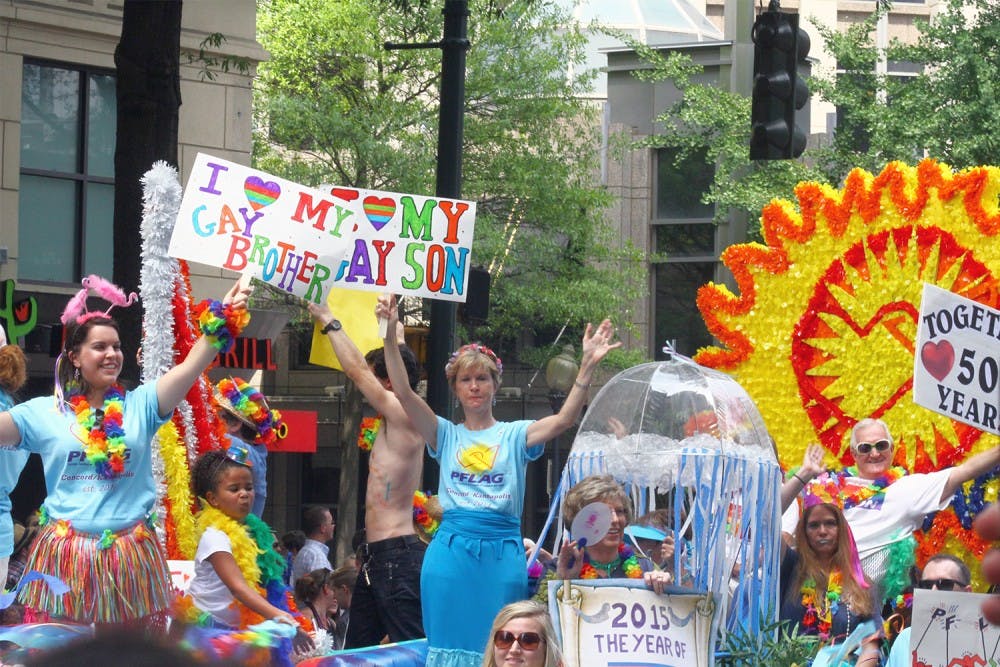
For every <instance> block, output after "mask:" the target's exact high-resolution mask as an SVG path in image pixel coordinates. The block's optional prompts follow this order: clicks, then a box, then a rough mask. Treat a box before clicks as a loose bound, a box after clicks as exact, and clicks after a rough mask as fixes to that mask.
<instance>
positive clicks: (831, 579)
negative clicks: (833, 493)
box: [780, 498, 882, 667]
mask: <svg viewBox="0 0 1000 667" xmlns="http://www.w3.org/2000/svg"><path fill="white" fill-rule="evenodd" d="M812 500H814V501H816V502H815V504H812V505H810V506H809V507H807V508H806V510H805V511H804V512H803V513H802V521H800V522H799V525H798V527H797V528H796V532H795V545H796V548H795V549H786V550H785V554H784V557H783V558H782V562H781V598H780V603H781V612H780V618H781V620H783V621H789V622H791V623H793V624H794V625H795V626H797V627H798V632H799V634H805V635H814V636H816V637H818V638H819V639H820V641H821V642H823V643H824V644H831V645H833V644H837V643H840V642H843V641H844V639H846V638H847V636H848V635H850V634H851V631H852V630H853V629H854V628H857V627H858V625H859V624H861V623H864V622H866V621H874V622H875V627H876V628H878V630H877V631H876V632H875V633H874V634H872V635H870V636H868V637H866V638H865V639H864V641H862V643H861V653H860V655H859V656H858V657H857V661H856V662H855V663H853V664H856V665H858V666H859V667H861V666H864V667H877V666H878V665H879V664H880V661H881V659H882V654H881V645H880V644H881V628H882V616H881V614H880V611H879V608H880V606H881V605H880V604H879V601H878V597H877V595H876V593H875V590H874V588H873V587H872V586H871V583H870V582H869V581H868V580H867V578H866V577H865V575H864V572H862V571H861V563H860V561H859V559H858V554H857V550H856V549H855V546H854V538H853V537H852V536H851V529H850V528H849V527H848V526H847V522H846V520H845V519H844V514H843V512H841V511H840V508H839V507H837V506H836V505H834V504H831V503H823V502H818V499H815V498H813V499H812Z"/></svg>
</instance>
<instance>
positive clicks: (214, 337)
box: [194, 299, 250, 354]
mask: <svg viewBox="0 0 1000 667" xmlns="http://www.w3.org/2000/svg"><path fill="white" fill-rule="evenodd" d="M194 315H195V318H196V319H197V320H198V328H199V329H201V333H202V334H203V335H204V336H205V338H206V339H207V340H208V342H209V343H211V344H212V347H214V348H215V349H217V350H218V351H219V352H222V353H223V354H225V353H227V352H229V351H230V350H232V349H233V345H235V344H236V337H237V336H239V335H240V333H241V332H242V331H243V329H244V328H245V327H246V325H247V324H248V323H249V322H250V311H249V310H247V309H246V308H240V309H239V310H237V309H235V308H233V307H232V305H231V304H226V305H223V304H222V302H221V301H212V300H209V299H205V300H204V301H202V302H201V303H199V304H198V305H197V306H195V308H194Z"/></svg>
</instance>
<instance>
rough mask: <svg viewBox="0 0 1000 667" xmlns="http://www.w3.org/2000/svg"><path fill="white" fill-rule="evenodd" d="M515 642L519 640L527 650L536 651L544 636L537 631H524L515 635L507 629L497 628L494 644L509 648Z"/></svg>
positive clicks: (498, 646) (521, 645)
mask: <svg viewBox="0 0 1000 667" xmlns="http://www.w3.org/2000/svg"><path fill="white" fill-rule="evenodd" d="M514 642H517V643H518V644H519V645H520V647H521V648H523V649H524V650H525V651H534V650H535V649H536V648H538V645H539V644H541V643H542V636H541V635H540V634H538V633H537V632H522V633H521V634H519V635H515V634H514V633H513V632H508V631H507V630H497V631H496V633H495V634H494V635H493V645H494V646H496V647H497V648H501V649H508V648H510V647H511V646H512V645H513V644H514Z"/></svg>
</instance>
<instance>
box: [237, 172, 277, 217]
mask: <svg viewBox="0 0 1000 667" xmlns="http://www.w3.org/2000/svg"><path fill="white" fill-rule="evenodd" d="M243 193H244V194H246V196H247V201H248V202H250V206H252V207H253V210H255V211H259V210H260V209H262V208H264V207H265V206H268V205H270V204H273V203H274V202H275V201H277V199H278V197H280V196H281V186H280V185H278V184H277V183H275V182H274V181H265V180H264V179H263V178H261V177H260V176H249V177H247V180H245V181H244V182H243Z"/></svg>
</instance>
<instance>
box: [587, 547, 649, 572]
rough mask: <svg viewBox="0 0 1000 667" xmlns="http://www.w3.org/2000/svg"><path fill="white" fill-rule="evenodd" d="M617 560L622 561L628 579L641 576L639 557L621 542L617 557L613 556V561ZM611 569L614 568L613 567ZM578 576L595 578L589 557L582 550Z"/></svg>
mask: <svg viewBox="0 0 1000 667" xmlns="http://www.w3.org/2000/svg"><path fill="white" fill-rule="evenodd" d="M618 561H622V569H623V570H624V571H625V576H626V577H628V578H629V579H640V578H641V577H642V568H641V567H639V558H638V557H637V556H636V555H635V552H633V551H632V549H631V548H630V547H629V546H628V545H626V544H624V543H622V544H619V545H618V557H617V558H615V560H614V561H612V562H613V563H615V564H617V563H618ZM611 569H614V568H613V567H612V568H611ZM580 578H581V579H597V570H596V569H594V566H593V565H591V563H590V557H589V556H588V555H587V554H586V552H584V555H583V565H581V566H580Z"/></svg>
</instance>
